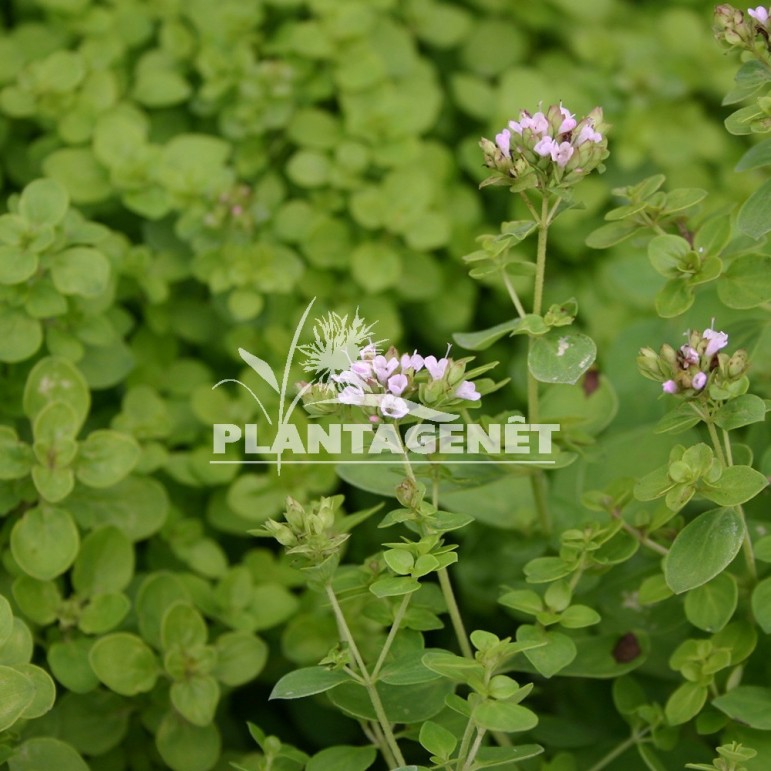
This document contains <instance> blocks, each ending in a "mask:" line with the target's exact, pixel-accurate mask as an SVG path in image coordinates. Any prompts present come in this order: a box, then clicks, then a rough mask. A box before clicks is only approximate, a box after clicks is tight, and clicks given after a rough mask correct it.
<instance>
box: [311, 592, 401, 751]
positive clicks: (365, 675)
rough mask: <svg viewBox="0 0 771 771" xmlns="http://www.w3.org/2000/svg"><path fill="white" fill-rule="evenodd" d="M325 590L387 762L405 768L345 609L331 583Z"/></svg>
mask: <svg viewBox="0 0 771 771" xmlns="http://www.w3.org/2000/svg"><path fill="white" fill-rule="evenodd" d="M325 589H326V593H327V597H328V598H329V603H330V605H331V606H332V610H333V612H334V614H335V620H336V621H337V628H338V630H339V633H340V637H341V638H342V639H343V641H344V642H346V643H347V644H348V648H349V649H350V651H351V655H352V656H353V660H354V662H355V663H356V666H357V667H358V668H359V672H360V673H361V677H362V680H363V684H364V687H365V688H366V689H367V693H368V695H369V698H370V701H371V702H372V707H373V709H374V710H375V715H377V719H378V723H379V724H380V729H381V730H382V732H383V737H384V739H385V743H384V746H383V749H386V748H387V749H388V753H384V754H386V755H388V756H390V757H386V761H387V762H388V763H389V764H391V763H392V762H395V763H396V764H397V765H400V766H403V765H404V756H403V755H402V751H401V749H400V748H399V744H398V743H397V741H396V737H395V736H394V732H393V729H392V727H391V723H390V721H389V720H388V716H387V715H386V713H385V709H384V708H383V702H382V701H381V700H380V694H379V693H378V692H377V688H376V686H375V681H374V679H373V677H372V675H370V673H369V670H368V669H367V665H366V664H365V663H364V659H363V658H362V656H361V653H360V652H359V647H358V645H356V641H355V640H354V639H353V635H352V634H351V629H350V627H349V626H348V622H347V621H346V620H345V615H344V614H343V609H342V608H341V607H340V603H339V602H338V600H337V595H336V594H335V590H334V589H333V588H332V585H331V584H330V583H327V585H326V587H325Z"/></svg>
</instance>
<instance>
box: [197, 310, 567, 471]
mask: <svg viewBox="0 0 771 771" xmlns="http://www.w3.org/2000/svg"><path fill="white" fill-rule="evenodd" d="M314 302H315V298H314V299H312V300H311V301H310V302H309V303H308V306H307V307H306V308H305V311H304V312H303V314H302V317H301V318H300V321H299V323H298V325H297V327H296V329H295V332H294V335H293V337H292V341H291V344H290V346H289V352H288V354H287V358H286V361H285V363H284V368H283V372H282V373H281V381H280V383H279V379H278V377H277V376H276V373H275V372H274V371H273V369H272V368H271V366H270V365H269V364H268V363H267V362H266V361H264V360H263V359H261V358H260V357H259V356H256V355H255V354H253V353H250V352H249V351H247V350H245V349H243V348H239V350H238V352H239V355H240V356H241V358H242V360H243V361H244V362H245V363H246V364H247V365H248V366H249V367H250V368H251V369H252V370H253V371H254V372H255V373H256V375H257V376H258V377H259V378H260V380H262V381H263V382H264V383H265V384H267V385H268V386H269V387H270V389H271V390H272V391H273V392H274V393H275V394H276V395H277V396H278V409H277V414H276V415H271V414H270V412H269V410H268V409H267V408H266V406H265V404H263V402H262V400H261V399H260V398H259V396H258V395H257V394H256V393H255V392H254V390H253V389H252V388H250V387H249V385H248V384H247V383H244V382H243V381H241V380H237V379H234V378H226V379H223V380H220V381H219V382H218V383H216V384H215V385H214V386H213V388H214V389H216V388H219V387H221V386H222V385H224V384H226V383H235V384H237V385H239V386H241V387H243V388H245V389H246V390H247V391H248V392H249V394H250V395H251V396H252V398H253V399H254V401H255V403H256V404H257V406H258V408H259V411H260V413H261V414H262V417H264V419H265V422H266V423H267V426H269V427H270V428H271V429H272V434H273V435H272V439H271V442H270V444H265V445H261V444H259V441H258V436H259V432H258V424H256V423H247V424H245V425H243V426H239V425H236V424H233V423H216V424H214V426H213V452H214V455H215V456H221V455H223V454H225V453H226V452H227V450H228V445H237V444H238V443H243V452H244V454H245V455H248V456H252V459H244V460H240V461H234V460H225V459H215V460H212V461H211V462H212V463H266V464H274V465H275V466H276V467H277V470H278V472H279V473H280V471H281V464H282V463H314V462H316V463H383V464H393V463H394V462H404V460H407V459H409V462H410V463H432V462H434V460H427V459H422V460H421V456H424V458H425V456H436V455H437V454H441V455H448V456H453V457H451V458H450V459H449V460H450V461H451V462H452V463H483V462H492V463H538V464H553V463H554V462H555V461H554V460H550V459H549V458H548V457H545V456H549V455H550V453H551V438H552V434H553V433H554V432H555V431H558V430H559V426H558V425H556V424H538V425H532V426H531V425H526V423H525V418H524V417H523V416H522V415H521V414H518V413H509V414H507V415H506V417H505V421H504V422H502V423H490V422H486V424H485V425H484V426H482V425H480V424H477V423H473V422H472V421H471V420H470V410H472V409H476V408H478V407H479V406H480V404H481V399H482V396H483V395H484V394H488V393H492V392H493V391H496V390H498V389H500V388H501V387H502V386H503V385H505V384H506V383H507V382H508V380H504V381H501V382H498V383H496V382H495V381H492V380H489V379H487V378H482V377H481V376H482V375H484V374H485V373H487V372H488V371H489V370H490V369H492V368H493V367H495V363H493V364H487V365H482V366H480V367H476V368H471V369H469V365H470V363H471V362H472V361H473V358H472V357H467V358H461V359H453V358H451V356H450V347H449V346H448V348H447V351H446V353H445V355H444V356H442V357H441V358H439V359H437V358H436V356H434V355H429V356H425V357H424V356H422V355H421V354H420V353H418V352H417V350H416V351H413V352H412V353H411V354H410V353H401V354H400V353H399V351H397V350H396V349H395V348H394V347H393V346H390V347H388V348H387V349H386V350H383V348H382V346H383V343H384V341H383V340H376V341H375V340H373V330H374V327H375V324H368V323H367V322H366V321H365V320H364V319H362V318H361V317H360V316H359V313H358V310H357V311H356V313H355V314H354V315H353V318H351V319H350V320H349V316H348V315H344V316H343V315H340V314H338V313H335V312H329V313H327V314H326V315H324V316H323V317H321V318H317V319H316V320H315V324H314V327H313V339H312V341H311V342H309V343H305V344H303V345H300V344H299V341H300V337H301V335H302V331H303V328H304V326H305V324H306V321H307V319H308V316H309V314H310V311H311V308H312V307H313V304H314ZM298 353H299V354H301V355H302V356H303V359H302V361H301V362H300V364H301V366H302V369H303V371H304V372H307V373H309V374H310V375H311V380H310V381H307V382H300V383H297V384H296V386H297V387H296V393H294V395H293V396H292V395H291V394H290V393H289V378H290V372H291V370H292V367H293V365H294V360H295V356H296V355H297V354H298ZM300 402H302V403H303V406H304V408H305V411H306V412H307V413H308V415H309V416H310V417H311V418H312V419H314V418H315V420H312V421H311V422H310V423H308V424H307V425H304V430H305V436H304V437H303V436H301V433H300V430H299V429H298V426H297V425H296V424H295V422H292V420H291V418H292V415H293V413H294V411H295V409H296V407H297V405H298V404H299V403H300ZM402 429H404V431H402ZM535 434H537V437H538V448H537V450H531V448H530V439H531V438H532V435H535ZM260 438H261V437H260ZM287 453H291V457H290V458H288V459H286V460H285V459H284V455H285V454H287ZM410 453H411V454H412V455H413V456H418V457H417V459H415V460H413V459H412V458H410ZM321 454H324V455H325V456H332V459H331V460H330V459H321V458H319V457H318V456H319V455H321ZM253 456H260V459H253ZM264 456H269V457H271V458H272V459H271V460H264V459H262V457H264ZM509 456H514V457H509ZM523 456H528V457H523ZM335 458H336V459H335ZM384 458H386V459H384Z"/></svg>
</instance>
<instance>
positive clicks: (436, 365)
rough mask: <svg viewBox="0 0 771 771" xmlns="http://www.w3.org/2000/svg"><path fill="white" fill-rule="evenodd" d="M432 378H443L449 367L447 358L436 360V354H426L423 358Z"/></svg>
mask: <svg viewBox="0 0 771 771" xmlns="http://www.w3.org/2000/svg"><path fill="white" fill-rule="evenodd" d="M423 362H424V364H425V365H426V369H427V370H428V372H429V374H430V375H431V379H432V380H441V379H442V376H443V375H444V372H445V370H446V369H447V363H448V362H447V359H439V361H437V360H436V356H426V358H425V359H424V360H423Z"/></svg>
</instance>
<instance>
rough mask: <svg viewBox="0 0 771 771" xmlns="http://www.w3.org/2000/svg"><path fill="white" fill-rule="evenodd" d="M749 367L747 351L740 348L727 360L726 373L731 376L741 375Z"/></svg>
mask: <svg viewBox="0 0 771 771" xmlns="http://www.w3.org/2000/svg"><path fill="white" fill-rule="evenodd" d="M748 369H749V361H748V359H747V351H745V350H744V349H743V348H740V349H739V350H738V351H736V353H734V355H733V356H732V357H731V358H730V359H729V360H728V375H729V377H732V378H738V377H741V376H742V375H743V374H744V373H745V372H746V371H747V370H748Z"/></svg>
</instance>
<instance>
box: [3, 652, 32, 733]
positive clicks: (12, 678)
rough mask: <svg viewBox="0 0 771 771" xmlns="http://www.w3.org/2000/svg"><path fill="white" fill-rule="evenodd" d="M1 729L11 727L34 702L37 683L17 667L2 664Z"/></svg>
mask: <svg viewBox="0 0 771 771" xmlns="http://www.w3.org/2000/svg"><path fill="white" fill-rule="evenodd" d="M0 693H2V694H3V698H2V699H0V731H5V730H7V729H8V728H10V727H11V726H12V725H13V724H14V723H15V722H16V721H17V720H18V719H19V718H20V717H21V716H22V714H23V713H24V710H25V709H27V707H28V706H29V705H30V704H32V701H33V699H34V698H35V684H34V683H33V682H32V680H31V679H30V678H29V677H27V676H26V675H25V674H23V673H22V672H20V671H19V670H18V669H16V668H15V667H7V666H1V665H0Z"/></svg>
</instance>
